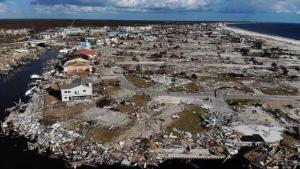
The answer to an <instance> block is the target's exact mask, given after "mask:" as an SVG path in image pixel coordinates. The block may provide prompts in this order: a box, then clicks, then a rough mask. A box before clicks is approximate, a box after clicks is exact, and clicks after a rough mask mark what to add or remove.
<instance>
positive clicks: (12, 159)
mask: <svg viewBox="0 0 300 169" xmlns="http://www.w3.org/2000/svg"><path fill="white" fill-rule="evenodd" d="M56 55H57V51H56V50H54V49H51V50H48V51H46V52H45V53H43V54H42V55H41V56H40V58H39V59H38V60H35V61H33V62H32V63H29V64H27V65H24V66H23V67H22V68H20V70H19V71H17V72H15V73H14V74H12V75H11V76H8V77H7V78H5V80H4V79H2V80H1V82H0V119H1V120H3V119H4V118H5V117H6V116H7V115H8V114H7V113H5V109H6V108H10V107H12V106H14V105H15V103H16V102H18V101H19V99H21V100H22V101H27V99H28V98H26V97H25V96H24V93H25V92H26V90H27V89H28V83H29V82H30V80H29V77H30V75H32V74H41V73H42V72H43V68H44V67H45V66H46V64H47V61H48V60H49V59H51V58H54V57H55V56H56ZM23 168H24V169H25V168H26V169H64V168H66V165H65V162H64V160H63V159H51V158H49V157H48V156H47V155H40V154H38V153H37V152H35V151H29V150H27V140H26V139H25V138H24V137H19V136H3V135H0V169H23ZM81 168H89V169H92V167H81ZM98 168H106V169H120V168H125V167H120V166H100V167H98ZM184 168H186V169H200V168H206V169H208V168H210V169H225V168H230V169H234V168H236V169H242V168H243V163H241V162H240V161H239V162H237V161H233V162H231V164H226V165H225V164H223V163H222V161H221V160H219V161H213V160H212V161H210V160H202V161H199V160H197V161H180V160H175V161H167V162H165V163H163V164H162V165H161V166H159V167H157V169H184ZM126 169H128V168H126Z"/></svg>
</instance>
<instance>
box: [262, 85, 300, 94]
mask: <svg viewBox="0 0 300 169" xmlns="http://www.w3.org/2000/svg"><path fill="white" fill-rule="evenodd" d="M261 92H263V93H264V94H267V95H282V96H294V95H297V93H298V90H297V89H296V88H293V87H288V86H280V87H276V88H262V89H261Z"/></svg>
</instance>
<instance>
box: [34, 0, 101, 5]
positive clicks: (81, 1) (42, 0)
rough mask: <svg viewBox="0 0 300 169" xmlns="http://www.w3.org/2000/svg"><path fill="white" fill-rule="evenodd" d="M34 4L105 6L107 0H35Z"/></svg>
mask: <svg viewBox="0 0 300 169" xmlns="http://www.w3.org/2000/svg"><path fill="white" fill-rule="evenodd" d="M31 4H33V5H76V6H104V5H105V4H106V1H105V0H34V1H31Z"/></svg>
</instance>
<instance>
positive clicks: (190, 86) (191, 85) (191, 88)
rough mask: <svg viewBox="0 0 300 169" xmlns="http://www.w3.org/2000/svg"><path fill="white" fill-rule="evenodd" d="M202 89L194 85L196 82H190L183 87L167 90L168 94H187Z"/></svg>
mask: <svg viewBox="0 0 300 169" xmlns="http://www.w3.org/2000/svg"><path fill="white" fill-rule="evenodd" d="M202 89H203V88H202V87H201V86H199V85H198V84H196V82H191V83H188V84H186V85H183V86H177V87H175V86H174V87H171V88H169V89H168V91H169V92H188V93H197V92H199V91H201V90H202Z"/></svg>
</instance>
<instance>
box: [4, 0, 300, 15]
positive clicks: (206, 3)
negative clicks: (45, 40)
mask: <svg viewBox="0 0 300 169" xmlns="http://www.w3.org/2000/svg"><path fill="white" fill-rule="evenodd" d="M1 1H3V0H0V2H1ZM31 4H32V5H34V6H36V9H37V10H39V11H40V12H43V11H42V9H45V8H48V7H51V6H52V7H54V9H55V8H56V9H59V10H62V12H70V11H72V12H86V13H96V12H103V11H116V12H118V11H135V12H141V11H143V12H145V11H165V12H171V11H178V10H185V11H191V10H193V11H208V12H218V13H265V12H273V13H274V12H275V13H295V14H297V13H298V14H299V13H300V0H32V1H31ZM38 8H40V9H38ZM50 10H51V9H50ZM51 11H53V10H51ZM44 12H46V11H44Z"/></svg>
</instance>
